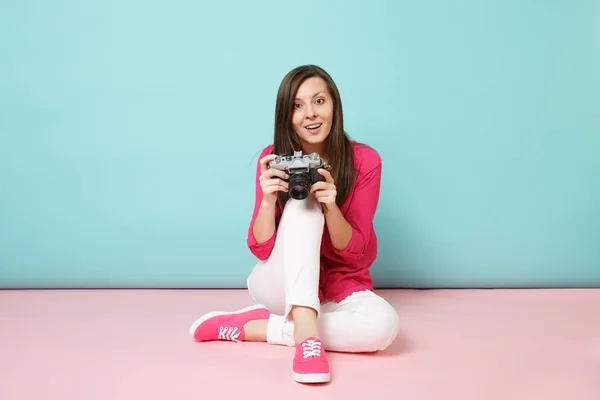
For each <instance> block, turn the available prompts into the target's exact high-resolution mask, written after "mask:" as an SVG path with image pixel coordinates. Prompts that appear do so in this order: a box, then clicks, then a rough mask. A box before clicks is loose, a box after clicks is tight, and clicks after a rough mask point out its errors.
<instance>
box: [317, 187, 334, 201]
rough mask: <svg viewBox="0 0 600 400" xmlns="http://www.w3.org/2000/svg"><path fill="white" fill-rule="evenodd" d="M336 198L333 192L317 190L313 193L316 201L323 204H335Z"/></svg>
mask: <svg viewBox="0 0 600 400" xmlns="http://www.w3.org/2000/svg"><path fill="white" fill-rule="evenodd" d="M336 196H337V192H336V191H335V190H319V191H317V192H315V198H316V199H317V201H318V202H319V203H324V204H333V203H335V198H336Z"/></svg>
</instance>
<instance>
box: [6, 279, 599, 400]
mask: <svg viewBox="0 0 600 400" xmlns="http://www.w3.org/2000/svg"><path fill="white" fill-rule="evenodd" d="M379 293H380V294H381V295H382V296H383V297H385V298H386V299H388V300H389V301H390V302H391V303H393V304H394V305H395V306H396V307H397V310H398V312H399V315H400V317H401V320H402V324H403V327H402V332H401V335H400V336H399V338H398V340H397V341H396V342H395V343H394V344H393V345H392V346H391V348H389V349H388V350H386V351H384V352H381V353H379V354H375V355H353V354H341V353H330V355H329V357H330V362H331V367H332V381H331V383H329V384H328V385H323V386H305V385H300V384H297V383H295V382H293V381H292V379H291V360H292V356H293V349H291V348H286V347H280V346H269V345H266V344H262V343H243V344H237V343H231V342H227V343H223V342H211V343H195V342H193V341H191V339H190V338H189V336H188V327H189V325H190V324H191V322H193V320H194V319H195V318H196V317H198V316H199V315H200V314H202V313H204V312H207V311H210V310H213V309H235V308H238V307H243V306H246V305H248V304H249V302H250V298H249V296H248V294H247V293H246V292H245V291H242V290H238V291H208V290H202V291H201V290H65V291H57V290H45V291H10V290H4V291H0V399H2V400H20V399H36V400H40V399H82V400H83V399H86V400H87V399H103V400H108V399H143V400H149V399H186V400H187V399H220V400H221V399H222V400H229V399H243V400H246V399H247V400H249V399H254V398H256V399H284V400H291V399H305V400H306V399H309V398H310V400H313V399H329V400H331V399H349V398H350V397H352V398H357V399H369V400H370V399H373V400H374V399H416V400H427V399H461V400H465V399H477V400H491V399H494V400H495V399H502V400H505V399H506V400H514V399H532V400H554V399H569V400H588V399H589V400H599V399H600V289H587V290H432V291H416V290H395V291H381V292H379Z"/></svg>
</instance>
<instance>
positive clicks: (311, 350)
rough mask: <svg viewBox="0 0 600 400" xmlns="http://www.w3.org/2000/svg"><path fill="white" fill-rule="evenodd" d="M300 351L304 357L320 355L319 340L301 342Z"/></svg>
mask: <svg viewBox="0 0 600 400" xmlns="http://www.w3.org/2000/svg"><path fill="white" fill-rule="evenodd" d="M302 352H303V357H304V359H307V358H308V357H320V356H321V342H319V341H317V340H314V339H311V340H307V341H306V342H304V343H302Z"/></svg>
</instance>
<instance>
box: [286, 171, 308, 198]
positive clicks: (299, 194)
mask: <svg viewBox="0 0 600 400" xmlns="http://www.w3.org/2000/svg"><path fill="white" fill-rule="evenodd" d="M288 188H289V193H290V197H291V198H293V199H296V200H304V199H305V198H307V197H308V194H309V193H310V176H309V175H308V174H306V173H304V172H301V173H295V174H292V175H291V176H290V180H289V182H288Z"/></svg>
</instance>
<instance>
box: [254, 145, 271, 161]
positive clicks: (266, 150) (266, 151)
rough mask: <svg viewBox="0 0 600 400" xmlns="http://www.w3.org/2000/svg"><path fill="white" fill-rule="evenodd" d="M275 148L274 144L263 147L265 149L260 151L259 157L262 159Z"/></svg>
mask: <svg viewBox="0 0 600 400" xmlns="http://www.w3.org/2000/svg"><path fill="white" fill-rule="evenodd" d="M274 148H275V146H274V145H273V144H269V145H267V146H266V147H263V149H262V150H261V151H260V157H259V158H258V159H259V160H260V159H261V158H263V157H264V156H266V155H267V154H271V153H272V152H273V149H274Z"/></svg>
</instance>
